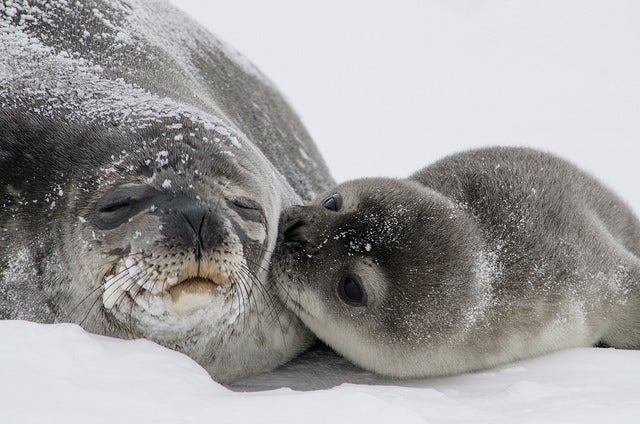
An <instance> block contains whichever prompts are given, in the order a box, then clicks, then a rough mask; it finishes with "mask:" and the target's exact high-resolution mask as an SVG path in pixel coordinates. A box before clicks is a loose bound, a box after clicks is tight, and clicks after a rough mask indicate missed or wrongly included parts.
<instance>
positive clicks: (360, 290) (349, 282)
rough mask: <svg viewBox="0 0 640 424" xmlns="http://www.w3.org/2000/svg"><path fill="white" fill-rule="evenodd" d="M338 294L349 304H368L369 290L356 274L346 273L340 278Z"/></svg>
mask: <svg viewBox="0 0 640 424" xmlns="http://www.w3.org/2000/svg"><path fill="white" fill-rule="evenodd" d="M338 295H339V296H340V298H341V299H342V300H343V301H344V302H345V303H346V304H347V305H351V306H366V304H367V292H366V291H365V289H364V285H362V281H361V280H360V277H358V276H357V275H356V274H346V275H344V276H343V277H342V279H340V283H339V284H338Z"/></svg>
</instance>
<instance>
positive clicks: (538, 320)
mask: <svg viewBox="0 0 640 424" xmlns="http://www.w3.org/2000/svg"><path fill="white" fill-rule="evenodd" d="M335 193H338V194H340V195H341V197H342V202H343V204H342V205H341V207H340V208H339V209H338V210H331V209H330V208H329V209H328V208H326V207H323V206H322V204H323V201H324V200H325V199H326V198H328V197H329V196H331V195H333V194H335ZM334 209H335V208H334ZM282 227H283V229H284V234H283V238H284V248H285V250H287V251H288V254H287V255H285V256H284V257H283V259H282V260H280V261H279V262H278V264H277V268H278V269H279V270H280V271H281V272H280V274H281V275H283V278H282V282H281V289H282V290H281V295H282V297H283V299H284V300H286V301H287V302H288V305H289V307H290V308H291V309H292V310H293V311H295V312H296V314H298V316H299V317H300V318H301V319H302V321H303V322H304V323H305V324H306V325H307V326H308V327H309V328H310V329H311V330H312V331H313V332H314V333H315V334H316V335H317V336H318V337H320V338H321V339H323V340H324V341H325V342H326V343H328V344H329V345H331V346H332V347H333V348H335V349H336V350H337V351H338V352H339V353H341V354H343V355H344V356H345V357H347V358H349V359H350V360H352V361H353V362H354V363H356V364H358V365H360V366H362V367H364V368H367V369H370V370H373V371H375V372H378V373H381V374H384V375H389V376H396V377H425V376H436V375H445V374H452V373H459V372H464V371H470V370H476V369H482V368H487V367H492V366H495V365H498V364H504V363H507V362H510V361H514V360H517V359H521V358H527V357H532V356H535V355H540V354H543V353H546V352H551V351H555V350H559V349H564V348H569V347H578V346H593V345H595V344H599V343H602V344H605V345H609V346H613V347H618V348H640V223H639V222H638V220H637V219H636V217H635V216H634V215H633V213H632V212H631V211H630V209H629V208H628V207H627V206H626V205H625V204H624V203H623V202H622V201H621V200H620V199H619V198H618V197H617V196H616V195H615V194H614V193H612V192H611V191H610V190H608V189H607V188H605V187H604V186H602V185H601V184H600V183H598V182H597V181H596V180H594V179H593V178H591V177H590V176H589V175H587V174H585V173H584V172H582V171H580V170H579V169H577V168H576V167H575V166H573V165H571V164H569V163H567V162H565V161H563V160H561V159H559V158H557V157H555V156H551V155H548V154H545V153H542V152H539V151H535V150H528V149H521V148H492V149H481V150H475V151H470V152H466V153H462V154H457V155H453V156H450V157H448V158H445V159H443V160H441V161H439V162H436V163H435V164H433V165H431V166H429V167H427V168H425V169H423V170H422V171H420V172H418V173H416V174H414V175H413V176H411V177H410V178H408V179H406V180H396V179H382V178H371V179H362V180H355V181H351V182H347V183H344V184H341V185H339V186H338V187H336V188H334V189H332V190H330V191H328V192H325V193H324V194H322V195H321V196H319V197H318V198H317V199H316V200H315V201H313V202H312V204H311V205H309V206H304V207H301V206H294V207H292V208H289V209H287V210H286V211H285V213H284V219H283V224H282ZM287 229H288V230H287ZM345 275H355V276H358V278H359V280H360V281H361V284H362V287H363V290H364V291H365V292H366V302H365V303H366V304H364V305H356V306H353V305H351V304H348V302H345V301H344V300H343V299H344V297H342V298H341V296H340V290H339V289H338V285H339V284H340V281H341V279H342V278H343V276H345Z"/></svg>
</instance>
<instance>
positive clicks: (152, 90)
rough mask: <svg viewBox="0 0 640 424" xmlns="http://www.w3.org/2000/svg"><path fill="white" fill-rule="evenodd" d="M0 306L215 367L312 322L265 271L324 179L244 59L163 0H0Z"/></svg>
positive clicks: (265, 355)
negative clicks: (284, 226)
mask: <svg viewBox="0 0 640 424" xmlns="http://www.w3.org/2000/svg"><path fill="white" fill-rule="evenodd" d="M0 34H1V35H0V205H2V209H1V211H0V317H1V318H3V319H29V320H34V321H38V322H75V323H78V324H81V325H82V326H83V327H84V328H86V329H87V330H89V331H92V332H96V333H100V334H106V335H111V336H118V337H123V338H130V337H145V338H148V339H151V340H154V341H156V342H158V343H160V344H163V345H165V346H167V347H170V348H173V349H177V350H179V351H182V352H184V353H186V354H188V355H190V356H191V357H192V358H194V359H195V360H197V361H198V362H199V363H200V364H202V365H203V366H204V367H205V368H206V369H207V370H208V371H209V372H210V373H211V375H212V376H213V377H214V378H216V379H217V380H218V381H221V382H228V381H232V380H236V379H239V378H242V377H245V376H248V375H251V374H254V373H258V372H261V371H265V370H268V369H271V368H273V367H275V366H277V365H279V364H281V363H283V362H285V361H287V360H289V359H290V358H292V357H293V356H295V355H296V354H298V353H299V352H300V351H301V350H303V349H304V348H305V347H306V346H307V345H308V343H309V342H310V339H311V338H312V336H311V335H310V333H309V332H308V330H307V329H305V328H304V326H303V325H302V324H301V323H300V321H299V320H298V319H297V318H296V317H295V316H294V315H293V314H291V313H290V312H288V311H287V310H286V308H284V306H283V304H282V303H281V302H280V301H279V300H278V298H277V296H275V295H274V293H273V288H272V285H271V283H270V282H269V264H270V259H271V255H272V252H273V250H274V248H275V245H276V237H277V224H278V219H279V215H280V212H281V210H282V208H284V207H286V206H289V205H293V204H297V203H300V202H301V201H303V200H304V199H310V198H311V197H313V196H314V195H315V194H316V193H317V192H319V191H321V190H324V189H326V187H328V186H329V185H330V184H331V182H332V181H331V177H330V176H329V173H328V171H327V169H326V166H325V165H324V162H323V160H322V159H321V157H320V155H319V153H318V151H317V149H316V148H315V146H314V144H313V143H312V141H311V139H310V138H309V136H308V134H307V132H306V131H305V129H304V128H303V126H302V125H301V123H300V121H299V120H298V118H297V117H296V116H295V114H294V113H293V112H292V111H291V110H290V108H289V106H288V105H287V104H286V102H285V101H284V100H283V99H282V98H281V97H280V95H279V94H278V92H277V90H276V89H275V88H274V87H273V86H272V85H271V83H270V82H269V81H268V80H267V79H266V78H265V77H264V76H263V75H262V74H261V73H260V72H259V71H258V70H257V69H255V68H254V67H253V66H252V65H251V64H250V63H249V62H248V61H247V60H246V59H244V58H243V57H241V56H240V55H239V54H238V53H236V52H235V51H233V50H232V49H230V48H228V47H227V46H225V45H224V44H222V43H221V42H219V41H218V40H216V39H215V38H213V37H212V36H211V35H210V34H208V33H207V32H206V31H204V30H203V29H201V28H200V27H199V26H198V25H197V24H195V23H194V22H192V21H190V20H189V19H187V18H186V17H185V16H183V15H182V14H181V13H179V12H178V11H177V10H175V9H173V8H172V7H170V6H169V5H167V4H166V3H163V2H139V1H107V0H105V1H86V2H73V3H69V2H55V1H51V2H37V3H34V2H26V1H16V2H11V3H10V4H8V3H5V4H4V5H2V6H0Z"/></svg>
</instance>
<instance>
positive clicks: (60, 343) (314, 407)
mask: <svg viewBox="0 0 640 424" xmlns="http://www.w3.org/2000/svg"><path fill="white" fill-rule="evenodd" d="M175 3H176V4H177V5H178V6H179V7H181V8H183V9H185V10H187V11H188V12H189V13H191V15H192V16H194V17H195V18H196V19H198V20H200V21H201V22H202V23H203V24H205V25H206V26H207V27H209V28H210V29H211V30H212V31H213V32H215V33H216V34H217V35H219V36H221V37H222V38H223V39H225V40H227V41H228V42H230V43H231V44H232V45H233V46H234V47H236V48H237V49H238V50H240V51H241V52H242V53H244V54H245V55H246V56H248V57H249V58H250V59H251V60H252V61H253V62H254V63H256V64H257V65H258V67H260V69H262V70H263V71H264V72H265V73H266V74H267V75H268V76H269V77H270V78H271V79H272V80H274V81H275V83H276V84H277V85H278V86H279V87H280V88H281V89H282V91H283V92H284V93H285V95H286V96H287V97H288V98H289V99H290V101H291V102H292V103H293V105H294V107H295V108H296V109H297V110H298V112H299V113H300V114H301V116H302V118H303V120H304V121H305V123H306V125H307V126H308V128H309V129H310V131H311V133H312V135H313V136H314V138H315V139H316V142H317V143H318V145H319V147H320V150H321V151H322V152H323V153H324V155H325V157H326V158H327V161H328V163H329V166H330V167H331V169H332V170H333V172H334V176H335V177H336V179H337V180H339V181H343V180H346V179H349V178H355V177H360V176H375V175H389V176H399V177H403V176H406V175H408V174H409V173H411V172H413V171H415V170H417V169H419V168H420V167H422V166H424V165H427V164H428V163H430V162H432V161H434V160H436V159H438V158H441V157H442V156H444V155H446V154H449V153H453V152H456V151H459V150H462V149H467V148H471V147H475V146H482V145H488V144H518V145H528V146H531V147H539V148H543V149H545V150H550V151H553V152H556V153H558V154H561V155H562V156H564V157H566V158H568V159H570V160H572V161H573V162H575V163H577V164H579V165H580V166H582V167H583V168H586V169H588V170H590V171H591V172H592V173H593V174H595V175H596V176H597V177H599V178H600V179H602V180H603V181H604V182H606V183H607V184H608V185H609V186H611V187H612V188H614V189H615V190H616V191H617V192H618V193H619V194H621V196H622V197H623V198H624V199H626V200H627V201H628V202H629V204H630V205H631V206H632V207H633V208H634V209H635V210H636V211H640V190H638V189H637V187H636V184H635V182H636V180H637V177H636V173H638V172H640V171H638V166H637V165H636V161H637V159H636V157H637V156H638V152H640V143H638V141H639V140H638V139H639V138H640V119H638V112H640V79H638V77H637V75H640V26H638V25H637V22H638V18H640V2H636V1H634V0H627V1H621V0H610V1H608V2H600V1H597V0H571V1H569V0H561V1H551V0H543V1H523V2H507V1H483V0H479V1H476V0H433V1H429V2H422V1H419V0H413V1H410V0H405V1H403V2H401V3H393V6H392V5H391V2H381V1H380V2H378V1H373V2H371V1H369V2H365V1H352V2H338V1H337V0H328V1H324V2H315V3H309V2H295V1H293V0H273V1H269V2H260V1H257V0H253V1H249V0H238V1H233V2H221V1H206V2H205V1H204V0H200V1H196V0H180V1H176V2H175ZM389 146H391V147H389ZM0 340H2V344H1V345H0V417H1V418H0V422H2V423H45V422H46V423H63V422H64V423H107V422H109V423H113V422H132V423H133V422H135V423H137V424H143V423H211V422H217V423H226V422H233V423H245V422H246V423H256V422H260V423H269V422H278V423H287V422H305V423H307V422H308V423H315V422H318V423H320V422H333V423H338V422H366V423H368V424H374V423H387V422H400V423H413V422H421V423H424V422H428V423H466V422H469V423H471V422H473V423H485V422H486V423H498V424H499V423H514V422H517V423H571V422H576V423H578V422H579V423H596V422H598V423H600V422H602V421H605V420H606V421H612V422H616V423H634V422H640V352H635V351H619V350H613V349H575V350H570V351H565V352H559V353H556V354H552V355H548V356H545V357H541V358H536V359H533V360H529V361H523V362H519V363H515V364H511V365H508V366H505V367H502V368H498V369H494V370H488V371H486V372H482V373H476V374H470V375H462V376H455V377H450V378H441V379H432V380H422V381H411V382H384V381H380V380H376V379H374V378H372V377H371V376H369V375H368V374H366V373H359V372H358V371H357V370H355V369H352V368H350V367H349V366H346V365H341V366H342V368H341V371H340V372H339V373H336V372H335V368H334V367H331V366H327V367H326V368H323V366H324V365H322V364H329V365H330V364H331V363H332V361H334V360H332V359H331V358H328V359H327V358H321V360H320V361H319V362H320V363H321V365H318V368H317V369H309V367H305V366H304V365H300V364H292V365H291V366H289V368H288V369H287V370H281V371H278V372H276V373H273V374H270V375H268V376H264V377H261V378H258V379H255V380H253V381H249V382H246V383H245V384H246V385H256V386H259V387H265V388H268V387H269V388H273V387H274V386H278V385H279V382H280V381H281V380H285V379H289V380H290V381H294V382H295V381H298V382H303V384H302V385H308V386H309V387H307V388H312V387H323V386H331V385H332V384H337V383H339V382H341V381H347V382H349V383H348V384H344V385H339V386H337V387H334V388H331V389H328V390H312V391H306V392H297V391H291V390H289V389H276V390H267V391H259V392H252V393H238V392H232V391H230V390H229V389H227V388H224V387H222V386H220V385H218V384H216V383H215V382H213V381H211V379H210V378H209V377H208V375H207V374H206V372H204V371H203V370H202V369H201V368H200V367H199V366H198V365H196V364H195V363H194V362H192V361H191V360H189V359H188V358H186V357H185V356H183V355H180V354H178V353H175V352H172V351H169V350H166V349H163V348H161V347H159V346H157V345H154V344H153V343H150V342H147V341H122V340H115V339H108V338H105V337H99V336H94V335H90V334H87V333H85V332H83V331H82V330H80V329H79V328H78V327H75V326H72V325H55V326H45V325H36V324H31V323H25V322H13V321H5V322H0ZM365 383H366V384H365ZM301 417H304V418H301Z"/></svg>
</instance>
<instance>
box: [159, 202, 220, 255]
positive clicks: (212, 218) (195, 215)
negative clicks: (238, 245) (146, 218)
mask: <svg viewBox="0 0 640 424" xmlns="http://www.w3.org/2000/svg"><path fill="white" fill-rule="evenodd" d="M162 215H163V221H164V223H165V224H164V225H163V229H162V232H163V234H164V235H165V236H166V237H168V238H170V239H171V240H173V241H174V242H177V243H180V244H181V245H183V246H185V247H187V248H193V249H194V254H195V259H196V261H200V259H201V257H202V254H203V252H206V251H209V250H214V249H215V248H216V247H217V246H220V245H222V244H223V242H224V221H223V219H222V217H221V216H220V214H219V213H218V211H214V209H213V208H211V207H210V206H209V205H206V204H205V205H203V204H201V203H199V202H197V201H195V200H192V199H185V198H182V199H176V200H174V201H172V202H171V203H170V205H168V206H167V207H166V208H164V211H162Z"/></svg>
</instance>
